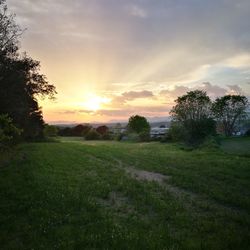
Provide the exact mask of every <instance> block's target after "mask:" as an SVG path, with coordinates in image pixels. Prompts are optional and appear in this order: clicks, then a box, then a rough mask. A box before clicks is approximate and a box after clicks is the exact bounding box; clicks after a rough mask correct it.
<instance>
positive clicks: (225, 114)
mask: <svg viewBox="0 0 250 250" xmlns="http://www.w3.org/2000/svg"><path fill="white" fill-rule="evenodd" d="M248 105H249V103H248V99H247V98H246V97H245V96H242V95H225V96H223V97H220V98H217V99H216V100H215V102H214V103H213V105H212V111H213V114H214V116H215V118H216V119H217V121H218V122H219V123H220V124H221V126H222V129H223V132H224V133H225V135H227V136H231V135H232V134H233V132H235V130H236V126H237V125H238V124H239V123H240V122H241V121H242V120H244V119H246V117H247V113H246V110H247V107H248Z"/></svg>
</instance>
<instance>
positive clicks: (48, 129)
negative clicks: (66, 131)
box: [43, 124, 58, 137]
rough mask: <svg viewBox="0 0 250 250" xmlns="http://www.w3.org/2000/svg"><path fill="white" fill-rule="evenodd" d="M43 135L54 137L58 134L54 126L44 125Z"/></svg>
mask: <svg viewBox="0 0 250 250" xmlns="http://www.w3.org/2000/svg"><path fill="white" fill-rule="evenodd" d="M43 134H44V136H45V137H55V136H57V134H58V128H57V127H56V126H53V125H48V124H46V125H45V127H44V129H43Z"/></svg>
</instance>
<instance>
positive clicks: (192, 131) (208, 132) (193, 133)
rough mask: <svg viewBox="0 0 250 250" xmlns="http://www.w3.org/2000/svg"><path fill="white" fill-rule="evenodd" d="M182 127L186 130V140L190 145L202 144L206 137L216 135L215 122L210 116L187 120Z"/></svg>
mask: <svg viewBox="0 0 250 250" xmlns="http://www.w3.org/2000/svg"><path fill="white" fill-rule="evenodd" d="M184 128H185V130H186V132H187V140H186V142H187V143H189V144H192V145H199V144H202V143H203V142H204V141H205V140H206V138H207V137H209V136H214V135H216V122H215V121H214V120H213V119H211V118H204V119H200V120H197V121H196V120H187V121H185V122H184Z"/></svg>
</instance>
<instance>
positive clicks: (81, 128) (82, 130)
mask: <svg viewBox="0 0 250 250" xmlns="http://www.w3.org/2000/svg"><path fill="white" fill-rule="evenodd" d="M90 129H91V127H90V126H88V125H82V124H79V125H77V126H75V127H73V128H72V135H73V136H85V135H86V134H87V133H88V132H89V130H90Z"/></svg>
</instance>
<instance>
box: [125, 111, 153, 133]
mask: <svg viewBox="0 0 250 250" xmlns="http://www.w3.org/2000/svg"><path fill="white" fill-rule="evenodd" d="M128 130H129V132H135V133H138V134H139V133H141V132H145V131H150V125H149V123H148V121H147V119H146V118H145V117H143V116H139V115H135V116H131V117H130V118H129V121H128Z"/></svg>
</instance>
